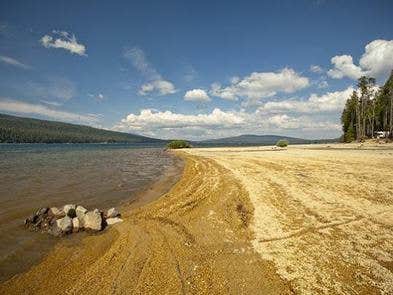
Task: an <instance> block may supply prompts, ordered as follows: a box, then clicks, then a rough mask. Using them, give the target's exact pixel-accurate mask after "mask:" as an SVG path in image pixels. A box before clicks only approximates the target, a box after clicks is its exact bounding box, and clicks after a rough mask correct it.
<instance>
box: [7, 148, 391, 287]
mask: <svg viewBox="0 0 393 295" xmlns="http://www.w3.org/2000/svg"><path fill="white" fill-rule="evenodd" d="M179 155H181V156H182V157H184V159H185V161H186V165H185V170H184V173H183V175H182V178H181V179H180V180H179V181H178V182H177V183H176V185H175V186H174V187H173V188H172V189H171V190H170V191H169V192H168V193H166V194H164V195H163V196H162V197H161V198H159V199H158V200H156V201H154V202H152V203H149V204H147V205H145V206H143V207H141V208H137V209H136V208H131V207H130V209H129V210H128V211H127V212H126V216H125V218H124V219H125V222H123V223H122V224H119V225H116V226H115V227H114V228H112V229H110V230H109V231H106V232H104V233H102V234H100V235H96V236H89V237H86V238H84V239H83V240H82V241H81V245H75V244H70V243H67V241H64V243H60V244H59V245H58V246H57V247H56V249H55V250H54V251H52V252H51V253H50V254H49V255H48V257H47V258H46V259H45V260H44V261H43V262H42V263H41V264H39V265H37V266H35V267H33V268H32V269H31V270H30V271H28V272H27V273H24V274H22V275H19V276H16V277H14V278H12V279H11V280H9V281H7V282H5V283H4V284H2V285H1V286H0V294H60V293H66V294H132V293H134V294H290V293H298V294H317V293H326V294H379V293H385V294H393V274H392V272H393V147H392V146H387V145H381V146H375V147H374V146H367V145H365V146H363V147H362V148H358V146H357V145H356V146H355V145H331V147H330V148H326V146H318V145H315V146H296V147H290V148H288V149H284V150H278V149H274V148H270V147H264V148H219V149H190V150H187V151H186V152H179Z"/></svg>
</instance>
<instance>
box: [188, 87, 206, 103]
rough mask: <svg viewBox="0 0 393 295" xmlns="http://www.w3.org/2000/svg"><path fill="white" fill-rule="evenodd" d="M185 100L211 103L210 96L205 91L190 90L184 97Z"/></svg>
mask: <svg viewBox="0 0 393 295" xmlns="http://www.w3.org/2000/svg"><path fill="white" fill-rule="evenodd" d="M184 100H187V101H210V97H209V95H208V94H207V93H206V91H205V90H203V89H192V90H188V91H187V92H186V94H185V95H184Z"/></svg>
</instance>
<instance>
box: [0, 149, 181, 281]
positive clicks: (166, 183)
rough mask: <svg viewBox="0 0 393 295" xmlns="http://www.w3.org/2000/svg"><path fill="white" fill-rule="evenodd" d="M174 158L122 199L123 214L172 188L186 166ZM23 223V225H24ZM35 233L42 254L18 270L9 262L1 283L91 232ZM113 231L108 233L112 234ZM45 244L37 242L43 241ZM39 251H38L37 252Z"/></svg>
mask: <svg viewBox="0 0 393 295" xmlns="http://www.w3.org/2000/svg"><path fill="white" fill-rule="evenodd" d="M169 156H170V157H172V158H173V165H171V166H169V167H168V168H165V169H164V170H163V171H162V175H160V176H159V177H158V178H157V179H155V180H154V181H152V182H151V183H150V184H148V185H146V186H144V187H143V188H141V189H140V190H139V191H136V192H134V193H132V194H131V195H130V196H129V199H128V200H122V201H120V202H119V204H118V205H117V206H116V207H117V208H118V209H119V210H120V212H121V213H124V214H123V215H124V216H126V215H127V212H128V211H129V210H131V209H136V208H138V207H141V206H143V205H145V204H147V203H149V202H152V201H154V200H156V199H158V198H159V197H160V196H161V195H162V194H164V193H166V192H167V191H168V190H170V188H171V187H172V186H173V185H174V184H175V183H176V182H177V181H178V179H179V178H180V177H181V174H182V170H183V168H184V163H183V161H182V160H181V159H180V158H178V157H177V156H176V155H173V154H170V155H169ZM22 226H23V225H21V227H22ZM112 229H113V228H112V227H108V228H106V229H105V230H104V231H102V232H98V233H96V234H95V235H104V234H106V233H108V232H110V231H112ZM34 234H35V235H41V236H40V237H38V238H39V239H40V240H39V241H36V243H35V244H36V245H34V251H39V253H40V255H37V256H34V259H30V258H29V259H30V260H29V262H28V263H23V264H18V266H17V270H16V271H15V270H14V269H11V270H9V269H7V267H8V264H9V265H10V266H11V267H13V266H12V265H11V264H10V263H8V264H5V265H4V267H5V268H4V270H5V272H4V273H3V274H2V275H4V278H3V277H2V279H1V280H0V285H1V284H2V283H5V282H7V281H8V280H10V279H12V278H13V277H15V276H18V275H22V274H23V273H26V272H28V271H29V270H30V269H31V268H32V267H34V266H36V265H39V264H40V263H41V262H42V261H43V260H44V259H45V258H46V257H47V256H48V255H50V253H51V252H52V251H54V250H55V249H56V247H62V246H65V247H70V246H71V247H74V246H78V245H82V244H83V240H84V239H85V238H86V237H88V236H90V235H91V234H88V233H85V232H79V233H78V234H73V235H69V236H65V237H61V238H59V237H53V236H49V235H48V234H47V233H40V232H36V233H34ZM111 234H112V233H108V235H111ZM42 241H43V243H45V245H44V246H43V245H41V244H37V243H40V242H42ZM35 253H37V252H35Z"/></svg>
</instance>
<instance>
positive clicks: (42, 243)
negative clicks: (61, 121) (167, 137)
mask: <svg viewBox="0 0 393 295" xmlns="http://www.w3.org/2000/svg"><path fill="white" fill-rule="evenodd" d="M174 161H175V159H174V158H173V157H172V156H170V155H168V154H167V153H165V152H164V151H163V150H162V149H160V148H140V147H139V148H135V147H130V146H127V145H100V144H85V145H82V144H79V145H66V144H62V145H27V144H24V145H0V281H2V280H4V279H6V278H7V277H9V276H10V275H12V274H13V273H15V272H18V271H21V270H24V269H25V268H26V267H27V266H28V265H31V264H32V263H34V262H36V261H37V260H39V259H40V258H41V257H42V255H43V254H44V253H46V252H47V251H48V248H49V247H50V246H52V245H53V244H54V243H55V241H56V238H52V237H49V236H47V235H45V234H38V233H32V232H29V231H26V230H25V229H24V228H23V220H24V219H25V218H26V217H28V216H29V215H30V214H31V213H32V212H34V210H35V209H37V208H39V207H43V206H62V205H64V204H67V203H77V204H83V205H84V206H85V207H87V208H96V207H97V208H108V207H111V206H118V205H119V204H121V203H122V201H126V200H127V201H129V200H130V199H132V196H133V195H135V194H136V192H138V191H140V190H142V189H144V188H146V187H147V186H148V185H150V184H151V183H152V182H154V180H156V179H157V178H159V177H160V176H162V175H163V173H164V171H165V170H166V169H167V168H169V167H170V166H172V165H173V164H174Z"/></svg>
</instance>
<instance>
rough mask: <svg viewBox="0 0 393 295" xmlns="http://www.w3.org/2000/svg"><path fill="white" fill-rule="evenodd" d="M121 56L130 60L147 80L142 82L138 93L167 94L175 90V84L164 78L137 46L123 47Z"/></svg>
mask: <svg viewBox="0 0 393 295" xmlns="http://www.w3.org/2000/svg"><path fill="white" fill-rule="evenodd" d="M123 56H124V57H125V58H126V59H128V60H130V61H131V63H132V65H133V66H134V68H135V69H136V70H137V71H138V72H140V73H141V74H142V75H143V76H144V77H145V78H146V79H147V80H148V82H146V83H144V84H142V86H141V88H140V89H139V91H138V93H139V94H140V95H147V94H150V93H157V94H158V95H168V94H173V93H175V92H176V88H175V85H173V83H172V82H170V81H168V80H166V79H164V78H163V77H162V76H161V75H160V74H159V73H158V71H157V70H156V69H155V68H154V67H153V66H152V65H151V64H150V62H149V61H148V60H147V58H146V55H145V53H144V52H143V50H142V49H140V48H138V47H133V48H128V49H125V50H124V52H123Z"/></svg>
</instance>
